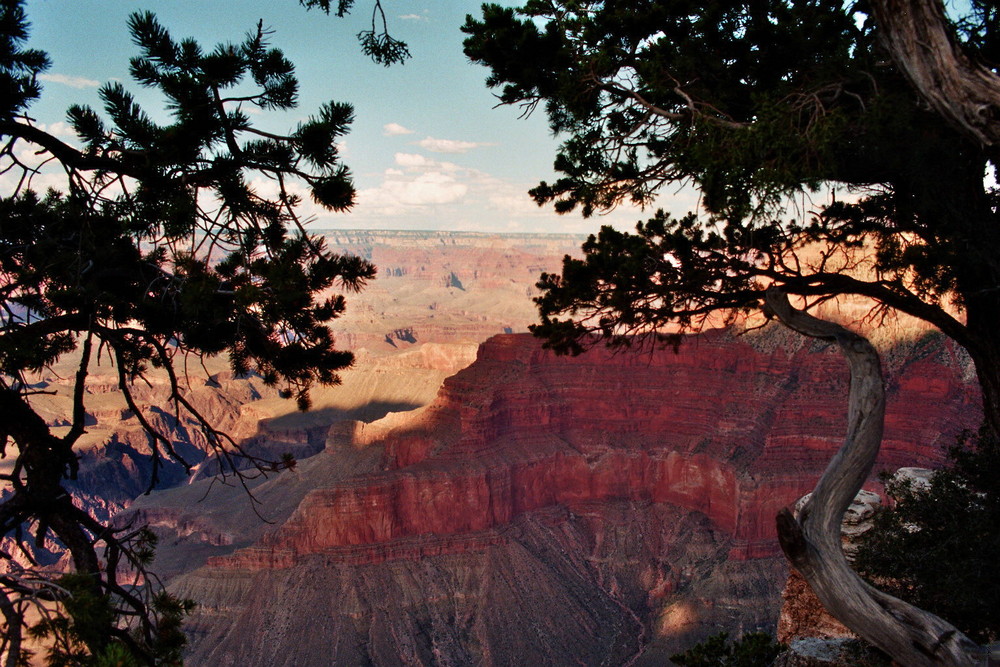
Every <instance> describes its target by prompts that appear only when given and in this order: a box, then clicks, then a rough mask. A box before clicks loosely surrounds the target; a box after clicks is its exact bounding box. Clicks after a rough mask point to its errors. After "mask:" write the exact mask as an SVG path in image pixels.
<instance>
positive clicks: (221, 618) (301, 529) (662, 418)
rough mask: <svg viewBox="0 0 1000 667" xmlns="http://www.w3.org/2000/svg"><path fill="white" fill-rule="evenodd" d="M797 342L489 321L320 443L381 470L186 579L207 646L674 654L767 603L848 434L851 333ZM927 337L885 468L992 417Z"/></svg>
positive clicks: (760, 616) (238, 652)
mask: <svg viewBox="0 0 1000 667" xmlns="http://www.w3.org/2000/svg"><path fill="white" fill-rule="evenodd" d="M776 340H777V343H778V344H775V340H768V339H766V337H765V338H756V339H754V338H752V337H744V338H733V337H731V336H730V335H728V334H726V333H724V332H715V333H710V334H708V335H705V336H702V337H699V338H696V339H693V340H690V341H687V342H686V343H685V344H684V345H682V346H681V348H680V350H679V352H678V353H677V354H675V353H673V352H671V351H660V352H641V353H627V354H620V355H612V354H609V353H608V352H606V351H603V350H594V351H591V352H590V353H588V354H586V355H583V356H581V357H577V358H564V357H556V356H554V355H552V354H551V353H549V352H546V351H544V350H542V349H541V348H540V346H539V345H538V343H537V342H535V341H533V340H532V339H531V338H530V337H528V336H498V337H495V338H492V339H490V340H489V341H488V342H487V343H485V344H484V345H482V346H481V348H480V351H479V356H478V359H477V361H476V362H475V363H474V364H473V365H472V366H470V367H469V368H467V369H465V370H464V371H462V372H460V373H458V374H457V375H455V376H454V377H452V378H449V379H448V380H447V381H446V382H445V384H444V386H443V387H442V389H441V391H440V393H439V395H438V397H437V399H435V401H434V402H433V403H432V404H431V405H430V406H428V408H426V409H424V410H422V411H420V413H419V414H418V415H417V416H415V417H414V418H413V419H411V420H407V419H401V420H400V419H397V423H395V424H392V425H390V426H386V427H380V426H379V424H378V423H377V422H376V423H375V424H372V425H369V426H368V427H366V428H365V429H361V430H358V431H356V432H354V433H350V434H344V435H346V436H348V441H346V442H340V443H332V442H331V443H328V447H327V451H326V452H324V453H323V454H321V455H320V456H321V457H328V456H333V455H334V450H335V449H337V447H340V448H348V449H350V450H351V451H359V452H360V451H366V452H370V453H372V454H373V459H372V464H373V465H372V469H369V470H367V471H365V472H363V473H361V474H355V475H353V476H341V477H338V478H337V479H331V480H330V481H329V483H328V484H327V485H326V487H325V488H318V489H315V490H313V491H311V492H309V493H307V494H306V495H305V496H304V498H303V500H302V502H301V503H300V504H299V505H298V507H297V509H296V510H295V511H294V513H292V514H291V516H290V518H289V519H288V521H286V522H285V523H284V525H282V526H281V527H280V528H278V529H277V530H274V531H272V532H269V533H267V534H265V535H264V536H263V538H262V539H260V540H259V541H258V542H257V543H256V544H254V545H252V546H250V547H248V548H241V549H238V550H236V551H234V552H232V553H230V554H229V555H217V556H214V557H212V558H211V559H210V560H209V561H208V567H206V568H203V569H201V570H198V571H196V572H194V573H192V574H190V575H187V576H185V577H182V578H181V579H180V580H179V581H178V583H177V585H176V586H177V590H178V591H180V592H182V593H184V594H188V595H191V596H193V597H196V598H198V599H199V601H200V602H201V604H202V606H201V607H200V611H199V612H198V615H197V617H196V618H195V619H194V621H193V623H192V628H193V639H194V641H193V654H192V657H193V663H192V664H247V665H258V664H259V665H292V664H295V665H313V664H315V665H320V664H331V657H334V658H335V660H334V662H337V663H338V664H364V663H366V662H369V663H371V664H379V665H383V664H385V665H389V664H413V663H416V664H469V663H470V662H474V663H479V664H496V665H500V664H569V663H571V662H577V661H579V662H580V663H581V664H624V663H626V662H629V661H632V662H631V664H636V665H639V664H657V663H658V662H659V664H662V661H663V660H665V659H666V656H667V655H669V653H670V651H672V650H675V649H678V648H681V647H683V646H684V645H685V644H686V643H687V642H689V641H691V639H692V638H693V637H696V636H699V635H704V634H705V633H707V632H710V631H713V630H717V629H719V628H728V629H731V630H739V629H750V628H753V627H759V626H766V625H770V624H771V623H773V620H774V619H775V618H776V617H777V600H778V591H779V587H780V583H781V582H782V580H783V579H784V574H783V572H784V566H783V561H782V559H781V558H780V557H779V556H778V555H777V554H778V547H777V544H776V541H775V538H774V515H775V513H776V512H777V510H778V509H779V508H781V507H783V506H785V505H787V504H789V503H791V502H793V501H794V500H795V499H796V498H798V497H799V496H801V495H802V494H803V493H804V492H806V491H808V490H809V489H810V488H811V486H812V485H813V483H814V482H815V480H816V479H817V477H818V475H819V474H820V472H821V471H822V469H823V467H824V466H825V465H826V462H827V460H828V458H829V456H830V455H831V454H832V452H833V451H835V450H836V448H837V447H838V446H839V444H840V439H841V438H842V435H843V428H844V427H843V421H844V417H845V410H846V408H845V402H846V401H845V398H844V397H845V396H846V391H847V377H846V375H847V374H846V369H845V368H844V364H843V361H842V360H841V358H840V357H839V356H838V355H837V354H836V353H835V352H834V351H833V350H831V349H827V348H825V347H824V346H822V345H816V344H811V343H808V342H804V341H802V340H801V339H799V338H797V337H792V338H782V337H781V336H779V337H778V339H776ZM789 343H790V344H791V345H789ZM912 347H913V349H915V350H917V352H918V353H919V354H917V355H913V354H909V355H906V356H905V358H902V357H901V358H900V359H899V360H897V361H892V362H891V363H890V368H889V373H890V381H889V395H890V403H889V408H888V416H887V428H886V439H885V445H884V447H883V453H882V455H881V458H880V463H879V465H880V467H899V466H900V465H904V464H909V465H914V464H915V465H924V466H933V465H935V464H937V463H939V462H940V461H941V459H942V449H941V447H942V445H947V444H949V443H950V442H952V441H953V438H954V435H955V434H956V433H957V431H959V430H960V429H962V428H963V427H972V426H975V424H976V421H977V419H978V417H977V410H976V408H975V407H974V406H975V405H976V404H977V397H976V392H975V388H974V386H973V385H972V384H970V382H969V381H968V380H967V379H966V378H967V377H968V375H969V374H968V372H967V368H965V367H964V366H963V365H962V364H961V363H956V360H958V361H959V362H960V360H961V355H959V354H958V353H957V352H956V351H955V349H954V348H952V347H951V346H950V345H949V344H947V343H943V342H942V341H940V340H938V339H933V340H932V339H927V340H923V341H917V342H916V343H914V344H913V346H912ZM399 422H402V423H399ZM308 610H313V612H314V613H312V614H311V615H310V618H311V619H313V620H314V622H310V624H309V626H308V628H304V627H301V624H300V623H298V622H297V620H296V619H301V618H302V616H301V615H300V614H305V613H306V612H307V611H308ZM276 617H277V618H279V622H278V623H276V624H275V625H273V627H272V626H271V625H269V624H268V623H269V622H268V619H274V618H276ZM280 619H284V620H280ZM317 624H318V625H317ZM529 658H530V659H529Z"/></svg>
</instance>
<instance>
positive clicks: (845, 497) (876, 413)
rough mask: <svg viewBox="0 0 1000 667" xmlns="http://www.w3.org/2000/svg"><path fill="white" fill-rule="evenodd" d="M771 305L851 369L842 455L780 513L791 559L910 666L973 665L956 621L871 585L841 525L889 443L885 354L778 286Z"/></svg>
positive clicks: (858, 628) (833, 607) (826, 601)
mask: <svg viewBox="0 0 1000 667" xmlns="http://www.w3.org/2000/svg"><path fill="white" fill-rule="evenodd" d="M767 305H768V308H769V309H770V310H771V312H772V313H773V314H774V315H775V316H777V318H778V319H779V320H780V321H781V322H782V323H783V324H785V325H786V326H788V327H789V328H791V329H793V330H794V331H797V332H799V333H801V334H803V335H806V336H811V337H814V338H821V339H823V340H829V341H832V342H836V343H837V345H838V346H839V347H840V349H841V352H842V353H843V354H844V356H845V357H846V359H847V362H848V365H849V367H850V372H851V388H850V395H849V405H848V428H847V436H846V438H845V441H844V444H843V446H842V447H841V448H840V450H839V451H838V452H837V453H836V455H835V456H834V457H833V459H832V460H831V461H830V464H829V465H828V466H827V468H826V471H825V472H824V473H823V476H822V477H821V478H820V480H819V482H818V483H817V485H816V489H815V491H813V495H812V498H811V499H810V500H809V502H808V503H806V505H805V507H803V508H802V511H801V512H800V516H799V519H798V520H796V519H795V518H794V517H793V516H792V513H791V512H790V511H788V510H787V509H786V510H782V512H781V513H780V514H779V515H778V518H777V521H778V539H779V541H780V542H781V547H782V549H783V550H784V552H785V555H786V556H787V557H788V560H789V561H790V562H791V564H792V565H793V566H794V567H795V569H796V570H798V571H799V573H801V574H802V576H803V577H804V578H805V580H806V581H807V582H809V585H810V587H812V589H813V591H814V592H815V593H816V596H817V597H818V598H819V599H820V601H821V602H822V603H823V606H825V607H826V608H827V610H828V611H829V612H830V613H831V614H832V615H833V616H834V617H835V618H836V619H837V620H839V621H841V622H842V623H843V624H844V625H846V626H847V627H848V628H850V629H851V630H853V631H854V632H856V633H857V634H858V635H859V636H861V637H863V638H864V639H866V640H868V641H869V642H871V643H872V644H874V645H875V646H878V647H879V648H880V649H882V650H883V651H885V652H886V653H888V654H889V655H891V656H892V657H893V659H894V660H896V661H897V662H898V663H899V664H902V665H907V666H908V667H924V666H928V667H930V666H941V665H949V666H951V667H965V666H968V667H972V666H973V665H977V664H979V662H980V661H978V660H977V654H978V653H979V652H980V649H979V647H978V645H977V644H975V643H974V642H973V641H972V640H970V639H969V638H968V637H966V636H965V635H964V634H962V633H961V632H959V630H958V629H956V628H955V627H954V626H952V625H951V624H950V623H948V622H946V621H944V620H942V619H940V618H938V617H937V616H935V615H934V614H931V613H928V612H926V611H923V610H922V609H918V608H917V607H914V606H912V605H910V604H908V603H906V602H903V601H902V600H899V599H897V598H894V597H892V596H890V595H886V594H885V593H882V592H881V591H879V590H877V589H875V588H873V587H871V586H869V585H868V584H867V583H865V582H864V581H863V580H862V579H861V578H860V577H859V576H858V575H857V574H856V573H855V572H854V570H852V569H851V567H850V565H849V564H848V562H847V559H846V558H845V556H844V552H843V549H842V547H841V539H840V524H841V521H842V519H843V516H844V512H845V511H846V509H847V507H848V506H849V505H850V503H851V501H852V500H853V499H854V496H855V495H856V494H857V492H858V491H859V490H860V489H861V486H862V484H864V482H865V480H866V479H867V478H868V476H869V475H870V474H871V469H872V466H873V465H874V463H875V457H876V455H877V454H878V450H879V447H880V446H881V443H882V428H883V423H884V415H885V391H884V388H883V383H882V369H881V365H880V363H879V357H878V353H877V352H876V351H875V349H874V348H873V347H872V346H871V344H870V343H869V342H868V340H867V339H866V338H864V337H863V336H860V335H858V334H856V333H854V332H851V331H848V330H847V329H845V328H843V327H841V326H840V325H838V324H834V323H832V322H827V321H824V320H820V319H818V318H816V317H813V316H812V315H809V314H807V313H805V312H803V311H800V310H797V309H795V308H793V307H792V306H791V304H790V303H789V301H788V296H787V295H786V294H785V293H784V292H782V291H780V290H778V289H776V288H772V289H770V290H768V292H767Z"/></svg>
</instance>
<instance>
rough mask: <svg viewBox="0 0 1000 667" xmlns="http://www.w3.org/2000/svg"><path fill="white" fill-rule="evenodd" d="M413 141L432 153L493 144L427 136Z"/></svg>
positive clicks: (461, 151) (464, 150)
mask: <svg viewBox="0 0 1000 667" xmlns="http://www.w3.org/2000/svg"><path fill="white" fill-rule="evenodd" d="M414 143H416V145H417V146H420V147H421V148H423V149H426V150H429V151H430V152H432V153H467V152H469V151H471V150H472V149H473V148H481V147H483V146H494V145H495V144H487V143H480V142H476V141H459V140H457V139H435V138H434V137H427V138H426V139H421V140H420V141H417V142H414Z"/></svg>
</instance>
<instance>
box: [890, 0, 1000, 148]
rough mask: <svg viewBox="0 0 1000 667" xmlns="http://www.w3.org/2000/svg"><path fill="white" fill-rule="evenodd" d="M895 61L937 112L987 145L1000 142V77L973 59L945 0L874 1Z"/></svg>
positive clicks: (998, 144) (996, 144)
mask: <svg viewBox="0 0 1000 667" xmlns="http://www.w3.org/2000/svg"><path fill="white" fill-rule="evenodd" d="M870 4H871V9H872V14H873V15H874V17H875V21H876V23H877V24H878V27H879V30H880V36H881V39H882V42H883V44H884V45H885V47H886V48H887V49H888V50H889V53H890V54H891V55H892V59H893V62H895V64H896V66H897V67H899V69H900V70H901V71H902V72H903V74H904V75H905V76H906V78H907V79H908V80H909V82H910V84H911V85H912V86H913V87H914V88H915V89H916V90H917V92H918V93H919V94H920V96H921V97H923V99H924V100H926V101H927V103H928V104H929V105H930V106H931V108H932V109H934V111H936V112H937V113H938V114H940V115H941V116H942V117H943V118H945V119H947V120H948V122H950V123H951V124H952V125H954V126H955V127H957V128H958V129H959V130H961V131H962V132H964V133H965V134H966V135H967V136H969V137H972V138H973V139H974V140H975V141H977V142H979V143H980V144H982V145H983V146H1000V76H998V75H997V74H996V73H995V72H993V71H992V70H990V69H989V68H987V67H984V66H983V65H981V64H979V63H976V62H973V61H972V60H970V59H969V58H968V57H967V56H966V55H965V53H963V52H962V48H961V46H960V45H959V44H958V43H957V41H956V40H955V37H954V35H953V33H952V31H951V28H950V27H949V25H948V21H947V20H946V18H945V14H944V3H943V2H941V0H871V3H870Z"/></svg>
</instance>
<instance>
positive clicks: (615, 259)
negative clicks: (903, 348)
mask: <svg viewBox="0 0 1000 667" xmlns="http://www.w3.org/2000/svg"><path fill="white" fill-rule="evenodd" d="M463 30H464V31H465V32H466V33H467V34H468V35H469V37H468V38H467V39H466V42H465V48H466V54H467V55H468V56H469V57H470V58H471V59H472V60H473V61H475V62H479V63H481V64H484V65H486V66H487V67H489V68H490V71H491V73H490V76H489V78H488V80H487V82H488V84H489V85H490V86H492V87H496V88H499V89H500V93H499V98H500V100H501V102H502V103H505V104H517V105H521V106H522V107H523V108H524V109H525V111H526V112H528V113H530V112H531V111H533V110H535V109H536V108H538V107H542V108H544V110H545V112H546V113H547V115H548V118H549V121H550V125H551V128H552V130H553V131H554V132H556V133H558V134H561V135H562V136H564V137H565V140H564V142H563V143H562V145H561V147H560V149H559V152H558V155H557V157H556V160H555V165H554V166H555V169H556V170H557V171H558V172H559V173H560V176H559V178H557V179H556V180H555V181H554V182H552V183H547V182H543V183H541V184H539V185H538V186H537V187H536V188H535V189H533V190H532V191H531V194H532V195H533V197H534V198H535V200H536V201H537V202H538V203H539V204H546V203H551V204H553V206H554V207H555V210H556V211H558V212H562V213H565V212H569V211H572V210H575V209H580V210H581V211H582V213H583V214H584V215H585V216H589V215H592V214H593V213H595V212H601V211H606V210H609V209H611V208H613V207H615V206H617V205H618V204H619V203H621V202H623V201H629V202H632V203H635V204H641V205H646V204H650V203H652V202H653V200H654V198H655V196H656V195H657V194H658V193H661V192H663V191H664V190H665V189H666V188H668V187H671V186H673V187H676V186H677V185H679V184H684V183H690V184H694V185H696V186H697V187H698V188H699V190H700V192H701V196H702V199H701V204H702V205H703V207H704V209H705V212H704V213H701V214H696V213H689V214H687V215H684V216H680V217H675V216H672V215H670V214H668V213H666V212H663V211H658V212H657V213H656V214H655V215H654V216H653V217H652V218H651V219H649V220H648V221H646V222H644V223H641V224H639V225H638V227H637V230H636V232H635V233H624V232H620V231H617V230H615V229H612V228H610V227H604V228H603V229H602V230H601V232H600V234H598V235H596V236H592V237H591V238H590V239H589V240H588V241H587V242H586V244H585V245H584V246H583V251H584V257H583V258H582V259H571V258H567V259H566V260H565V261H564V265H563V270H562V273H561V275H551V274H549V275H543V276H542V278H541V281H540V283H539V286H540V287H541V288H542V290H543V294H542V295H541V296H540V297H539V298H538V299H537V303H538V306H539V311H540V314H541V323H540V324H539V325H537V326H535V327H534V332H535V333H536V334H537V335H539V336H541V337H542V338H544V339H545V341H546V343H545V344H546V345H547V346H549V347H551V348H554V349H555V350H557V351H560V352H570V353H579V352H582V351H583V350H584V349H586V348H587V347H588V346H590V345H594V344H597V343H599V342H601V343H606V344H610V345H612V346H627V345H632V344H634V343H635V342H636V341H637V340H649V339H650V338H652V339H654V340H658V341H660V342H664V343H674V344H676V343H677V342H678V341H679V340H680V338H679V336H678V335H677V334H678V332H685V331H697V330H698V329H699V328H701V327H702V326H704V325H705V323H706V322H707V321H708V318H709V317H710V316H712V315H713V314H714V313H723V314H725V315H726V316H727V317H730V318H732V317H734V316H735V314H738V313H740V312H747V311H754V310H762V311H764V312H765V313H767V314H769V315H770V316H772V317H777V318H778V319H780V320H781V321H782V322H784V323H785V324H787V325H789V326H791V327H792V328H793V329H795V330H797V331H800V332H801V333H803V334H805V335H810V336H819V337H821V338H824V339H826V340H830V341H833V342H836V343H838V344H839V346H840V347H841V349H842V351H843V352H844V354H845V356H846V358H847V359H848V361H849V363H850V365H851V370H852V392H851V397H850V415H851V416H850V417H849V430H848V436H847V439H846V442H845V446H844V447H843V448H842V450H841V451H840V452H839V453H838V454H837V455H836V456H835V457H834V459H833V461H832V462H831V466H830V468H829V469H828V471H827V473H826V474H825V475H824V477H823V479H822V480H821V481H820V483H819V486H818V487H817V491H816V493H814V495H813V500H812V501H811V504H810V506H809V511H806V512H804V513H803V518H802V519H801V521H798V522H797V521H795V520H794V519H792V518H791V516H790V515H783V516H782V518H781V520H780V521H779V534H780V536H781V537H782V544H783V546H784V547H785V551H786V554H787V555H788V556H789V558H790V560H792V562H793V564H794V565H795V566H796V567H797V568H798V569H799V570H800V571H801V572H802V573H803V574H804V575H805V576H806V579H807V580H808V581H809V582H810V584H811V585H812V586H813V588H814V590H816V592H817V594H818V595H819V596H820V599H821V600H822V601H823V602H824V604H826V605H827V606H828V608H830V609H831V610H832V611H833V612H834V614H835V615H837V616H838V618H840V620H842V621H844V622H845V623H846V624H847V625H848V626H849V627H851V628H852V629H854V630H855V631H856V632H859V634H861V635H862V636H864V637H866V638H868V639H870V640H871V641H873V642H874V643H876V644H877V645H879V646H880V647H882V648H884V649H885V650H887V651H888V652H889V653H892V654H893V655H894V657H895V658H896V659H897V660H898V661H899V662H901V663H902V664H907V665H924V664H948V665H957V664H973V663H974V661H975V658H974V657H973V652H974V650H975V648H974V645H973V644H972V643H971V642H970V641H969V640H968V639H966V638H965V637H964V636H962V635H961V633H957V632H956V631H955V629H954V628H951V627H950V626H948V625H947V624H946V623H943V622H941V621H940V619H936V618H934V617H931V616H930V615H927V614H924V613H923V612H921V611H920V610H919V609H915V608H912V607H908V606H906V605H903V604H902V603H900V602H899V601H898V600H894V599H891V598H888V596H885V595H883V594H880V593H879V592H878V591H875V590H874V589H871V588H870V587H867V585H866V584H864V583H863V582H861V581H860V580H859V579H858V578H857V576H856V575H854V574H853V573H852V572H851V571H850V570H849V569H848V568H847V565H846V561H844V559H843V555H842V554H841V553H840V545H839V524H840V517H841V516H842V514H843V511H844V509H846V507H847V504H848V503H849V502H850V500H851V499H852V498H853V496H854V493H855V492H856V491H857V489H858V488H859V487H860V485H861V483H863V481H864V480H865V478H866V477H867V476H868V475H869V472H870V469H871V465H872V462H873V461H874V454H875V453H876V452H877V451H878V446H879V444H880V439H881V422H882V412H881V409H882V408H881V406H882V405H883V403H882V401H883V396H882V394H881V371H880V369H879V365H878V359H877V355H874V352H873V351H872V350H871V349H870V346H867V347H866V345H867V342H866V341H863V339H861V340H859V337H858V336H857V335H856V334H852V333H851V332H849V331H847V330H845V329H843V328H842V327H837V326H836V325H832V324H831V323H825V322H821V321H820V320H816V318H814V317H812V316H810V315H808V313H805V312H801V311H800V310H798V309H795V308H793V307H792V306H791V304H790V303H789V300H788V297H789V296H790V295H791V296H797V297H799V298H800V299H801V305H803V306H804V307H805V309H806V310H808V309H810V308H811V307H813V306H815V305H816V304H818V303H821V302H823V301H825V300H828V299H832V298H835V297H837V296H839V295H843V294H853V295H860V296H864V297H869V298H870V299H872V300H873V301H874V303H875V304H876V305H875V311H876V312H875V315H878V314H880V313H884V312H886V311H888V310H896V311H900V312H903V313H907V314H909V315H912V316H914V317H917V318H920V319H922V320H925V321H926V322H929V323H930V324H932V325H934V326H936V327H937V328H938V329H940V330H941V331H942V332H943V333H944V334H946V335H947V336H949V337H951V338H953V339H954V340H955V341H957V342H958V343H959V344H961V345H962V346H963V347H964V348H965V349H966V350H967V351H968V352H969V355H970V356H971V358H972V360H973V362H974V363H975V366H976V371H977V374H978V379H979V384H980V386H981V387H982V394H983V401H984V414H985V422H986V423H985V428H986V429H987V433H989V434H991V437H995V435H996V434H1000V337H997V335H996V331H997V330H998V328H1000V289H998V286H1000V217H998V216H1000V212H998V203H1000V199H998V191H997V190H996V188H995V187H993V186H992V185H990V184H988V183H987V182H986V181H984V177H985V176H986V175H987V173H990V174H992V175H995V174H996V168H997V164H998V147H997V139H996V137H997V136H998V135H997V134H996V133H997V131H998V124H997V121H996V119H997V118H998V117H1000V115H998V113H997V107H998V105H1000V92H998V91H1000V77H998V75H997V73H996V71H997V65H998V63H1000V12H998V10H997V8H996V6H995V3H991V2H986V1H985V0H972V2H971V3H970V13H969V14H968V16H965V17H962V18H961V19H958V20H955V21H951V20H950V19H948V18H947V16H946V13H945V11H944V7H943V5H942V3H941V2H940V1H939V0H871V2H867V3H842V2H839V1H833V0H803V1H793V2H789V1H787V0H764V1H762V2H726V1H724V0H717V1H713V2H690V1H688V0H677V1H673V0H670V1H665V0H640V1H639V2H631V1H629V2H625V1H624V0H604V1H598V0H594V1H584V2H562V1H558V0H557V1H555V2H542V1H539V0H529V1H528V2H526V3H525V5H524V6H523V7H521V8H519V9H513V8H507V7H501V6H498V5H485V6H484V7H483V10H482V16H481V18H478V19H476V18H473V17H469V18H468V19H467V21H466V24H465V26H464V28H463ZM823 185H828V186H831V187H832V188H833V192H834V193H836V192H837V191H838V190H839V191H843V190H847V191H848V192H849V193H850V195H851V196H850V197H847V198H839V197H837V196H836V195H835V194H834V196H832V197H831V198H830V199H829V200H827V201H825V202H824V203H813V202H812V201H811V199H808V198H809V197H811V196H812V194H813V193H816V192H817V191H818V190H819V188H820V187H821V186H823ZM790 202H796V203H797V209H796V207H795V206H792V207H789V203H790ZM806 202H808V203H806ZM789 210H792V211H793V213H791V214H790V213H788V211H789ZM790 216H794V217H793V218H790ZM861 248H866V249H867V250H866V251H864V252H856V251H857V250H859V249H861ZM716 321H718V320H716ZM862 387H864V388H866V389H865V390H862V389H861V388H862ZM821 491H822V492H821Z"/></svg>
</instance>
